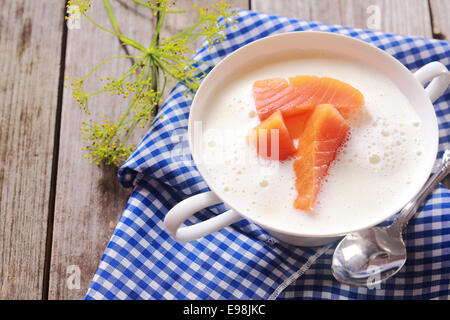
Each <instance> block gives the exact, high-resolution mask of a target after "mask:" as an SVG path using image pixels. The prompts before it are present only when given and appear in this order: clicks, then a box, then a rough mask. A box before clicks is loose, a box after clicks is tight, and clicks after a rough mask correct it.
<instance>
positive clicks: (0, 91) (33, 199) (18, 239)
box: [0, 0, 64, 300]
mask: <svg viewBox="0 0 450 320" xmlns="http://www.w3.org/2000/svg"><path fill="white" fill-rule="evenodd" d="M63 10H64V2H61V1H59V0H45V1H0V74H1V81H0V128H1V130H0V300H1V299H40V298H41V295H42V287H43V271H44V260H45V244H46V236H47V218H48V212H49V201H50V193H51V192H50V190H51V171H52V159H53V147H54V132H55V118H56V117H55V115H56V109H57V100H58V81H59V70H60V60H61V39H62V30H63V28H62V26H63V21H64V20H63Z"/></svg>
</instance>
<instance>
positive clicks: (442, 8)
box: [430, 0, 450, 41]
mask: <svg viewBox="0 0 450 320" xmlns="http://www.w3.org/2000/svg"><path fill="white" fill-rule="evenodd" d="M430 7H431V14H432V18H433V33H434V35H435V37H437V38H439V39H443V40H447V41H448V40H449V39H450V1H449V0H430Z"/></svg>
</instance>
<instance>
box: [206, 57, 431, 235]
mask: <svg viewBox="0 0 450 320" xmlns="http://www.w3.org/2000/svg"><path fill="white" fill-rule="evenodd" d="M237 73H238V74H237V75H236V76H235V77H234V78H233V79H230V80H229V81H228V82H227V83H224V84H223V85H222V87H221V90H220V91H219V92H217V94H215V95H214V96H213V97H210V99H209V104H208V105H209V107H208V108H206V109H207V111H206V112H207V114H205V115H204V117H203V119H204V121H203V122H202V123H201V124H199V125H198V126H197V131H198V129H199V128H201V129H202V141H203V144H202V152H201V159H198V160H199V161H203V162H204V163H205V164H206V168H207V170H208V173H207V174H208V176H209V177H210V179H209V180H211V179H212V183H211V186H212V187H213V188H214V189H216V190H219V193H220V194H221V196H223V199H224V200H225V201H226V202H227V203H228V204H229V205H230V206H231V207H233V208H236V209H238V210H239V211H240V212H242V213H243V214H245V215H246V216H247V217H249V218H250V219H251V220H253V221H255V222H257V223H258V222H259V223H261V224H263V225H270V226H273V227H275V228H278V229H282V230H285V231H287V232H294V233H299V234H305V235H308V234H317V235H320V234H330V233H342V232H347V231H349V230H353V229H357V228H359V227H364V226H367V225H368V224H372V223H376V222H378V221H379V220H380V218H379V217H380V213H383V212H385V208H386V206H388V207H393V208H395V207H397V208H398V207H399V206H401V204H402V202H404V201H405V197H406V196H407V195H408V194H411V189H410V188H414V190H417V188H418V186H417V183H419V182H418V180H420V179H415V174H416V173H420V171H421V170H419V169H418V168H419V167H420V166H424V165H425V163H424V160H425V159H424V157H423V155H422V152H423V135H424V132H423V128H422V126H421V122H420V119H419V117H418V116H417V114H416V113H415V112H414V110H413V108H412V107H411V106H410V104H409V102H408V100H407V98H406V97H405V96H404V95H403V94H402V92H401V91H400V90H399V89H398V88H396V86H395V85H394V84H393V82H392V81H391V80H390V79H389V78H387V77H386V76H385V75H383V74H382V73H380V72H379V71H377V70H375V69H373V68H371V67H368V66H366V65H364V64H362V63H359V62H358V61H354V60H352V61H350V60H346V59H345V58H340V57H339V58H336V57H330V56H327V55H324V54H308V55H302V56H295V57H286V58H285V59H281V60H280V59H278V60H273V61H266V62H264V63H263V64H258V65H255V66H254V67H252V68H249V69H247V70H240V71H237ZM296 75H317V76H326V77H332V78H335V79H338V80H341V81H344V82H347V83H348V84H350V85H352V86H353V87H355V88H357V89H358V90H359V91H361V93H362V94H363V95H364V98H365V105H364V106H363V111H362V113H361V115H360V116H359V117H358V118H355V119H352V120H351V121H350V125H351V136H350V138H349V140H348V142H347V143H346V144H345V146H344V147H343V148H342V149H341V150H340V152H339V154H338V156H337V158H336V160H335V161H334V162H333V164H332V165H331V167H330V169H329V171H328V176H327V179H326V181H324V183H323V184H322V188H321V192H320V194H319V196H318V199H317V202H316V205H315V207H314V211H313V212H303V211H300V210H297V209H295V208H294V207H293V203H294V200H295V198H296V197H297V191H296V189H295V174H294V170H293V167H292V166H293V160H287V161H284V162H279V161H269V160H262V159H260V158H258V157H257V155H256V151H255V150H254V149H253V148H252V147H250V146H249V145H248V144H247V143H246V139H245V137H246V134H247V132H248V130H249V129H250V128H253V127H255V126H256V125H257V124H258V123H260V120H259V118H258V116H257V114H256V110H255V105H254V101H253V97H252V85H253V83H254V81H256V80H260V79H267V78H275V77H285V78H288V77H292V76H296Z"/></svg>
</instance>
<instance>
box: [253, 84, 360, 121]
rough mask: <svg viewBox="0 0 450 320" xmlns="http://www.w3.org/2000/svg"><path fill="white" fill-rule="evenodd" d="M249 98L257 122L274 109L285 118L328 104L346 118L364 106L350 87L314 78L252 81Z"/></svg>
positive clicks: (355, 91)
mask: <svg viewBox="0 0 450 320" xmlns="http://www.w3.org/2000/svg"><path fill="white" fill-rule="evenodd" d="M253 98H254V100H255V106H256V111H257V113H258V116H259V118H260V119H261V120H264V119H267V118H268V117H269V116H270V115H271V114H272V113H273V112H275V111H276V110H281V112H282V113H283V116H284V117H285V118H286V119H287V118H289V117H291V116H294V115H297V114H300V113H303V112H305V111H308V110H312V109H314V108H315V107H316V106H317V105H319V104H332V105H334V106H335V107H336V108H337V109H338V110H339V111H340V112H341V111H342V115H343V116H344V117H346V118H348V117H349V116H350V115H351V114H352V113H353V112H355V111H356V110H359V109H360V108H361V107H362V105H363V104H364V96H363V95H362V94H361V92H359V91H358V90H357V89H355V88H354V87H352V86H351V85H349V84H347V83H345V82H342V81H339V80H336V79H333V78H328V77H322V78H320V77H316V76H296V77H291V78H289V81H287V80H286V79H283V78H272V79H266V80H258V81H255V83H254V84H253Z"/></svg>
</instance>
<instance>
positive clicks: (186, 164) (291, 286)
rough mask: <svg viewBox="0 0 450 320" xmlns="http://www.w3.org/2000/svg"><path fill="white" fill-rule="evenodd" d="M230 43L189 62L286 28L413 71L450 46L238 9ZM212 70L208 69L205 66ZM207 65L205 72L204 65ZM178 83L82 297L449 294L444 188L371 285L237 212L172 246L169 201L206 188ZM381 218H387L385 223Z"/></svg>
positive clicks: (449, 227) (321, 251) (448, 114)
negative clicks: (350, 278)
mask: <svg viewBox="0 0 450 320" xmlns="http://www.w3.org/2000/svg"><path fill="white" fill-rule="evenodd" d="M238 13H239V18H238V23H237V25H235V26H231V27H229V28H227V38H226V40H225V41H224V42H223V43H222V44H220V45H217V46H215V47H213V48H212V49H211V50H208V49H206V48H201V49H200V50H199V51H198V52H197V54H196V56H195V59H198V60H202V61H206V62H209V63H211V64H216V63H218V62H219V61H220V60H222V59H223V58H224V57H226V56H227V55H228V54H230V53H231V52H233V51H234V50H236V49H238V48H240V47H241V46H243V45H245V44H247V43H250V42H252V41H254V40H257V39H259V38H263V37H266V36H269V35H272V34H278V33H284V32H291V31H301V30H309V31H325V32H334V33H339V34H343V35H347V36H351V37H355V38H357V39H360V40H363V41H366V42H369V43H371V44H373V45H375V46H377V47H379V48H381V49H383V50H386V51H387V52H388V53H390V54H391V55H393V56H394V57H395V58H397V59H398V60H400V61H401V62H402V63H403V64H404V65H405V66H406V67H407V68H409V69H410V70H411V71H415V70H417V69H418V68H420V67H421V66H423V65H425V64H427V63H429V62H432V61H440V62H442V63H443V64H445V65H446V66H447V67H448V68H450V43H448V42H445V41H438V40H430V39H421V38H413V37H406V36H400V35H393V34H385V33H381V32H374V31H369V30H361V29H353V28H348V27H343V26H337V25H326V24H321V23H316V22H308V21H302V20H297V19H289V18H285V17H279V16H274V15H268V14H261V13H256V12H252V11H248V10H239V11H238ZM209 68H210V67H209ZM205 71H209V70H205ZM185 93H186V88H185V87H184V86H183V85H181V84H178V85H176V86H175V87H174V89H173V90H172V92H171V93H170V95H169V97H168V99H167V101H166V103H165V104H164V106H163V107H162V109H161V110H160V112H159V114H158V116H157V119H156V120H155V123H154V125H153V126H152V128H151V129H150V130H149V132H148V133H147V134H146V136H145V137H144V138H143V139H142V141H141V142H140V144H139V145H138V147H137V148H136V150H135V151H134V153H133V154H132V155H131V157H130V158H129V159H128V160H127V162H126V163H125V164H124V165H123V166H122V167H121V168H120V170H119V179H120V181H121V183H122V184H123V185H124V186H125V187H129V188H134V191H133V193H132V195H131V196H130V198H129V200H128V203H127V206H126V208H125V210H124V212H123V215H122V217H121V219H120V221H119V223H118V224H117V226H116V229H115V231H114V234H113V235H112V237H111V240H110V242H109V244H108V246H107V248H106V250H105V252H104V255H103V257H102V259H101V262H100V264H99V266H98V269H97V272H96V274H95V276H94V278H93V280H92V283H91V286H90V288H89V290H88V292H87V295H86V299H448V298H449V297H450V192H449V191H448V190H447V189H446V188H445V187H443V186H441V187H439V188H438V189H436V191H435V192H434V193H433V194H432V196H430V197H429V198H428V199H427V201H426V203H425V205H424V206H423V208H422V209H421V212H420V214H419V215H418V216H417V218H416V219H414V220H412V221H411V222H410V224H409V226H408V228H407V231H406V234H405V241H406V244H407V250H408V260H407V262H406V265H405V267H404V268H403V269H402V270H401V271H400V272H399V273H398V274H397V275H396V276H395V277H392V278H390V279H388V280H387V281H386V282H385V283H382V284H381V285H380V286H379V287H376V288H354V287H349V286H347V285H342V284H340V283H338V282H337V281H336V280H334V278H333V276H332V275H331V270H330V263H331V256H332V253H333V248H334V247H335V245H336V244H331V245H327V246H323V247H319V248H300V247H295V246H291V245H287V244H284V243H280V242H278V241H277V240H276V239H274V238H272V237H271V236H270V235H269V234H268V233H267V232H265V231H264V230H263V229H262V228H260V227H259V226H257V225H255V224H253V223H251V222H249V221H247V220H245V219H243V220H241V221H239V222H237V223H235V224H233V225H231V226H229V227H226V228H224V229H222V230H219V231H217V232H215V233H213V234H211V235H208V236H206V237H203V238H201V239H199V240H196V241H192V242H188V243H178V242H176V241H174V240H173V239H172V238H170V236H169V235H168V234H167V233H166V231H165V229H164V226H163V220H164V217H165V214H166V213H167V211H168V210H170V208H172V207H173V206H174V205H175V204H177V203H178V202H180V201H181V200H182V199H185V198H186V197H189V196H191V195H194V194H197V193H200V192H204V191H207V190H209V189H208V186H207V185H206V183H205V181H204V180H203V179H202V178H201V176H200V174H199V172H198V171H197V169H196V167H195V164H194V163H193V161H192V158H191V155H190V154H189V151H188V152H186V150H188V148H187V143H188V142H187V122H188V116H189V107H190V105H191V102H192V97H189V96H188V95H186V94H185ZM449 103H450V92H449V91H448V90H447V92H446V94H445V95H444V96H442V97H441V98H440V99H439V100H438V101H437V102H436V103H435V104H434V106H435V110H436V114H437V116H438V120H439V127H440V145H439V157H440V156H442V152H443V150H444V149H445V148H449V147H450V129H449V127H450V109H449ZM225 209H226V206H225V205H223V204H221V205H217V206H214V207H211V208H209V209H207V210H202V211H201V212H199V213H197V214H195V215H194V216H193V218H191V219H189V220H188V221H187V224H192V223H196V222H199V221H202V220H205V219H207V218H209V217H211V216H213V215H215V214H218V213H220V212H223V211H224V210H225ZM386 223H387V222H386Z"/></svg>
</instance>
